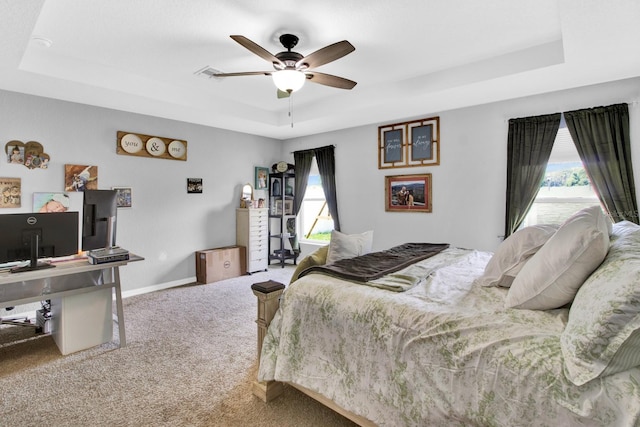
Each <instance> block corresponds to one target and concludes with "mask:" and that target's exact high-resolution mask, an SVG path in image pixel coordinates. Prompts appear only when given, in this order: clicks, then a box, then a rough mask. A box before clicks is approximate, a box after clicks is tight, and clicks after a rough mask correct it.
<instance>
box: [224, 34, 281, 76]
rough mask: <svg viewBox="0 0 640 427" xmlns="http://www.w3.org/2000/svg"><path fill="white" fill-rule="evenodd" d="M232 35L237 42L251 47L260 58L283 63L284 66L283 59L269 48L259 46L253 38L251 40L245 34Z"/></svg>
mask: <svg viewBox="0 0 640 427" xmlns="http://www.w3.org/2000/svg"><path fill="white" fill-rule="evenodd" d="M230 37H231V38H232V39H233V40H235V41H236V42H238V43H240V44H241V45H242V46H244V47H245V48H247V49H249V50H250V51H251V52H253V53H255V54H256V55H258V56H259V57H260V58H262V59H265V60H267V61H269V62H271V63H272V64H278V65H281V66H282V68H284V64H283V63H282V61H280V60H279V59H278V58H276V57H275V56H274V55H273V54H271V53H270V52H269V51H268V50H266V49H265V48H263V47H262V46H259V45H258V44H256V43H254V42H252V41H251V40H249V39H248V38H246V37H245V36H230Z"/></svg>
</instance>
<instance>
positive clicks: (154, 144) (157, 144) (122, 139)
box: [116, 131, 187, 161]
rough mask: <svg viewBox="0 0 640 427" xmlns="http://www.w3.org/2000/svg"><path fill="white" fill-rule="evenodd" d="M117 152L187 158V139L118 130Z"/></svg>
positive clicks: (144, 155)
mask: <svg viewBox="0 0 640 427" xmlns="http://www.w3.org/2000/svg"><path fill="white" fill-rule="evenodd" d="M116 152H117V153H118V154H122V155H125V156H138V157H155V158H158V159H169V160H183V161H186V160H187V141H184V140H181V139H174V138H164V137H161V136H152V135H143V134H140V133H131V132H123V131H118V140H117V142H116Z"/></svg>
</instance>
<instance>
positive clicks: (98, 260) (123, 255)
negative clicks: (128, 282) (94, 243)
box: [87, 246, 129, 264]
mask: <svg viewBox="0 0 640 427" xmlns="http://www.w3.org/2000/svg"><path fill="white" fill-rule="evenodd" d="M87 258H88V259H89V263H91V264H104V263H107V262H117V261H127V260H128V259H129V251H128V250H126V249H123V248H121V247H119V246H113V247H111V248H104V249H95V250H93V251H89V252H87Z"/></svg>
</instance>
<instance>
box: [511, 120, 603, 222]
mask: <svg viewBox="0 0 640 427" xmlns="http://www.w3.org/2000/svg"><path fill="white" fill-rule="evenodd" d="M593 205H600V201H599V200H598V196H596V193H595V192H594V191H593V188H592V187H591V182H590V180H589V176H588V175H587V172H586V170H585V169H584V166H583V165H582V161H581V160H580V156H579V155H578V150H576V147H575V144H574V143H573V140H572V139H571V134H570V133H569V129H567V125H566V124H565V121H564V117H562V120H561V122H560V129H559V130H558V135H556V139H555V141H554V142H553V148H552V149H551V156H550V158H549V163H547V170H546V173H545V176H544V180H543V182H542V184H541V185H540V191H539V192H538V195H537V196H536V199H535V201H534V202H533V205H532V206H531V209H530V210H529V213H528V214H527V217H526V218H525V220H524V221H523V223H522V225H521V227H520V228H523V227H526V226H529V225H534V224H560V223H562V222H563V221H564V220H565V219H567V218H569V217H570V216H571V215H573V214H574V213H576V212H577V211H579V210H580V209H583V208H586V207H588V206H593Z"/></svg>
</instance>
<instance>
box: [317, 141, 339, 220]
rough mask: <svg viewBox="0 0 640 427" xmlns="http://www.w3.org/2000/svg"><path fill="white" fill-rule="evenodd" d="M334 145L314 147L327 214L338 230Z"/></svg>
mask: <svg viewBox="0 0 640 427" xmlns="http://www.w3.org/2000/svg"><path fill="white" fill-rule="evenodd" d="M334 148H335V147H334V146H333V145H328V146H326V147H320V148H316V149H315V150H314V153H315V155H316V162H318V171H319V172H320V179H321V180H322V189H323V190H324V197H325V198H326V199H327V206H328V207H329V214H330V215H331V218H333V228H334V230H336V231H340V218H339V216H338V197H337V193H336V161H335V154H334V151H335V150H334Z"/></svg>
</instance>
